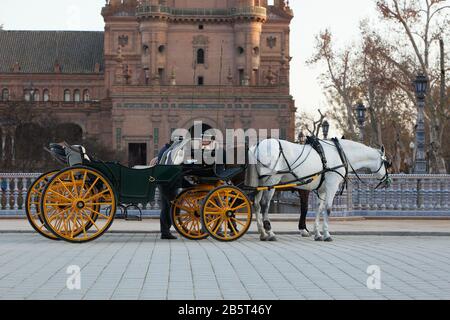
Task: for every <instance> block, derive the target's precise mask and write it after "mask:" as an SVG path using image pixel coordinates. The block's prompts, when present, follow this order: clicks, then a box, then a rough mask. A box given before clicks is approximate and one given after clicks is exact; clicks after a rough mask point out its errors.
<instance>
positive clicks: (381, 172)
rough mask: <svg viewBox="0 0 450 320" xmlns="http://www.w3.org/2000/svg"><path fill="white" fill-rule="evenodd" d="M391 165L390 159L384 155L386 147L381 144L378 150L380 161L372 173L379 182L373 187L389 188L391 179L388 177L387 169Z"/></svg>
mask: <svg viewBox="0 0 450 320" xmlns="http://www.w3.org/2000/svg"><path fill="white" fill-rule="evenodd" d="M391 167H392V161H390V160H389V159H388V157H387V156H386V149H385V147H384V145H383V146H381V150H380V163H379V169H378V170H377V171H375V172H373V174H374V175H375V176H376V177H377V179H378V181H380V183H379V184H378V185H377V186H376V188H375V189H378V188H385V189H386V188H389V187H390V185H391V184H392V180H391V178H390V177H389V169H390V168H391Z"/></svg>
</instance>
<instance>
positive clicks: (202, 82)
mask: <svg viewBox="0 0 450 320" xmlns="http://www.w3.org/2000/svg"><path fill="white" fill-rule="evenodd" d="M197 84H198V85H199V86H203V85H204V84H205V78H204V77H198V79H197Z"/></svg>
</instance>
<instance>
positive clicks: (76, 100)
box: [73, 89, 81, 102]
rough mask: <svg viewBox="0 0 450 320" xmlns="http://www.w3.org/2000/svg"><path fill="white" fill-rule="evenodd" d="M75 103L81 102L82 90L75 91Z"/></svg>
mask: <svg viewBox="0 0 450 320" xmlns="http://www.w3.org/2000/svg"><path fill="white" fill-rule="evenodd" d="M73 101H75V102H80V101H81V94H80V90H78V89H77V90H75V91H74V92H73Z"/></svg>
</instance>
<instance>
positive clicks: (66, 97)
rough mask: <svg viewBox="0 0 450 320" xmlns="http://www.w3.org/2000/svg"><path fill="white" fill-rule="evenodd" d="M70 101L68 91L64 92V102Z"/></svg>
mask: <svg viewBox="0 0 450 320" xmlns="http://www.w3.org/2000/svg"><path fill="white" fill-rule="evenodd" d="M70 101H72V97H71V95H70V90H64V102H70Z"/></svg>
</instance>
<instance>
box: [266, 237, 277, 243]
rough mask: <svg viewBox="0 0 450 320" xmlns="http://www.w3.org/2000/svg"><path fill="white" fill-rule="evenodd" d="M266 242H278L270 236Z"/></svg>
mask: <svg viewBox="0 0 450 320" xmlns="http://www.w3.org/2000/svg"><path fill="white" fill-rule="evenodd" d="M267 241H271V242H274V241H278V240H277V237H275V236H272V237H269V238H267Z"/></svg>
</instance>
